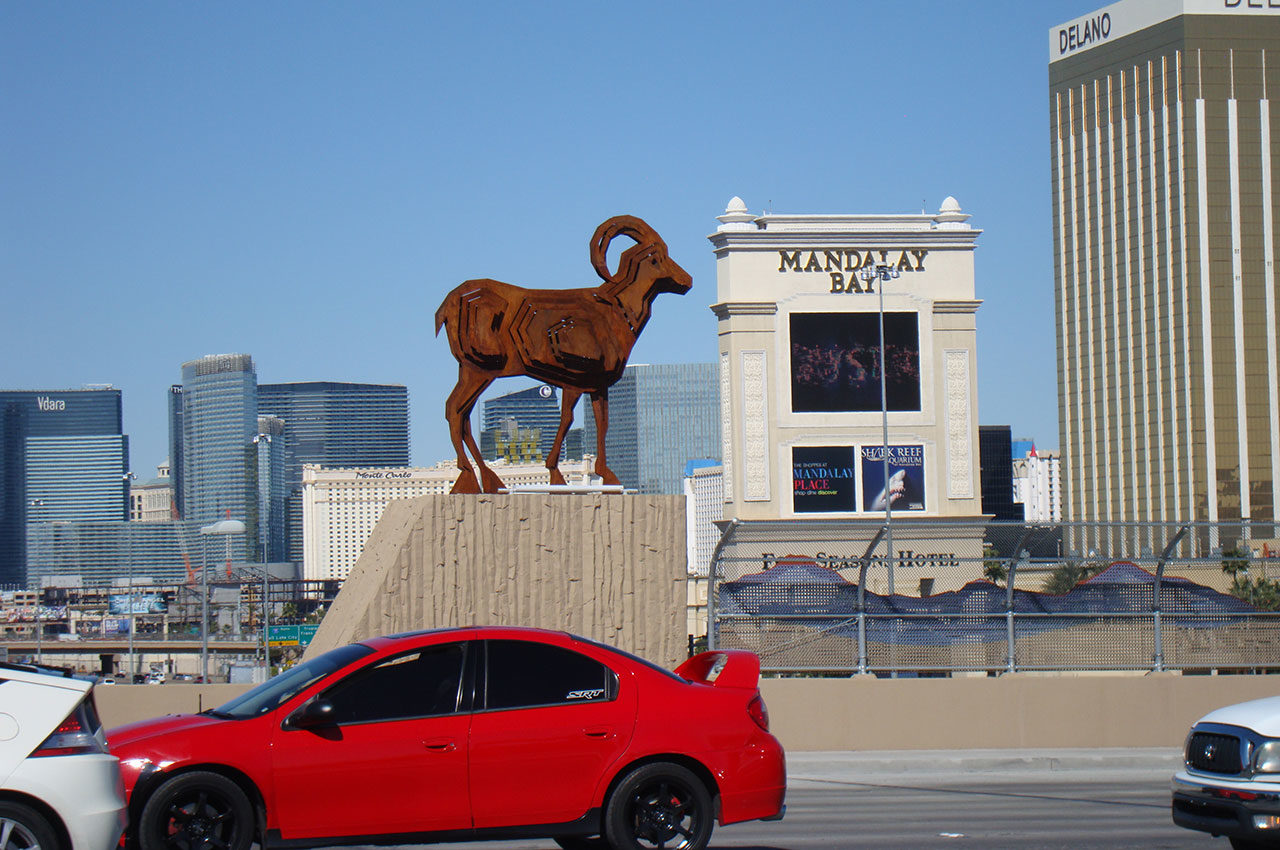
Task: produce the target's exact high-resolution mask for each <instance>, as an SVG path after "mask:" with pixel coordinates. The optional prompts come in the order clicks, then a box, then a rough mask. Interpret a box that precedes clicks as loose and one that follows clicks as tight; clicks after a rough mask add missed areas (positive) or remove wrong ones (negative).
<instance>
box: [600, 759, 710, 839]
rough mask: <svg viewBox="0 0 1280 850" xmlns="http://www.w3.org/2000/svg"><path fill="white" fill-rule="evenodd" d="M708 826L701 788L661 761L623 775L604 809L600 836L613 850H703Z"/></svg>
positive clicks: (707, 804)
mask: <svg viewBox="0 0 1280 850" xmlns="http://www.w3.org/2000/svg"><path fill="white" fill-rule="evenodd" d="M712 826H713V823H712V812H711V795H710V794H709V793H708V791H707V788H706V786H705V785H703V784H702V781H701V780H699V779H698V777H696V776H694V775H693V772H692V771H690V770H688V769H687V768H684V767H681V766H680V765H678V764H669V763H666V762H658V763H655V764H646V765H644V766H642V767H638V768H636V769H635V770H633V771H631V772H630V773H628V774H627V775H626V776H625V777H624V778H623V780H622V781H621V782H620V783H618V787H617V789H616V790H615V791H614V793H613V794H612V796H610V798H609V805H608V806H607V807H606V809H605V837H606V838H607V839H608V842H609V846H610V847H612V848H614V850H649V848H656V850H703V848H705V847H706V846H707V842H708V841H709V840H710V839H711V829H712Z"/></svg>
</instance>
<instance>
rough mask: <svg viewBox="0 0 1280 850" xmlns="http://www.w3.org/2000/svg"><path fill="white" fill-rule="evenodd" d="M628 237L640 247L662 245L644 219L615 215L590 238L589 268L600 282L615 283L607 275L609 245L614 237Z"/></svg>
mask: <svg viewBox="0 0 1280 850" xmlns="http://www.w3.org/2000/svg"><path fill="white" fill-rule="evenodd" d="M623 235H625V236H630V237H631V238H632V239H634V240H636V242H638V243H639V244H641V245H662V246H664V247H665V246H666V243H665V242H663V241H662V237H660V236H659V235H658V232H657V231H656V230H654V229H653V228H652V227H650V226H649V225H648V223H646V222H645V221H644V219H641V218H636V217H635V216H633V215H615V216H614V217H613V218H611V219H609V220H608V221H606V222H604V223H603V224H601V225H600V226H599V227H597V228H596V232H595V235H594V236H592V237H591V266H592V267H593V268H594V269H595V270H596V274H598V275H600V278H601V279H602V280H607V281H609V282H611V283H616V282H617V281H616V278H615V276H614V275H611V274H609V257H608V254H609V243H610V242H612V241H613V239H614V237H615V236H623Z"/></svg>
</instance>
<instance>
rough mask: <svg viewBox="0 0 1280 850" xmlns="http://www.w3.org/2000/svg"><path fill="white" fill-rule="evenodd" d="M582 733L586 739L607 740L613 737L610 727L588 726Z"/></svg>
mask: <svg viewBox="0 0 1280 850" xmlns="http://www.w3.org/2000/svg"><path fill="white" fill-rule="evenodd" d="M582 731H583V732H584V733H585V734H586V736H587V737H588V738H604V739H608V738H612V737H613V727H612V726H588V727H587V728H586V729H583V730H582Z"/></svg>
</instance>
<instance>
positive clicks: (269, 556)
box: [245, 416, 289, 564]
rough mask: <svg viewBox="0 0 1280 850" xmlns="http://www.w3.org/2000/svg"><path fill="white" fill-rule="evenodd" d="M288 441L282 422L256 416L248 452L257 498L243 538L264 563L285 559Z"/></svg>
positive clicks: (269, 417) (251, 507)
mask: <svg viewBox="0 0 1280 850" xmlns="http://www.w3.org/2000/svg"><path fill="white" fill-rule="evenodd" d="M287 442H288V441H287V440H286V439H285V425H284V420H283V419H280V418H279V417H277V416H259V417H258V434H257V436H256V437H254V438H253V442H252V443H251V444H250V446H249V449H248V460H249V474H250V477H251V480H252V485H253V492H254V494H255V495H256V498H255V499H254V501H253V502H251V503H250V510H249V515H248V517H247V518H246V521H245V525H246V528H245V535H246V537H247V540H246V542H247V544H248V545H249V547H250V548H251V550H252V552H253V557H254V558H255V559H256V560H257V561H258V562H259V563H263V564H273V563H280V562H282V561H284V560H286V550H285V538H286V529H287V525H288V522H287V520H288V513H287V509H286V508H287V499H288V495H289V491H288V481H287V479H286V469H287V467H288V458H289V452H288V448H287Z"/></svg>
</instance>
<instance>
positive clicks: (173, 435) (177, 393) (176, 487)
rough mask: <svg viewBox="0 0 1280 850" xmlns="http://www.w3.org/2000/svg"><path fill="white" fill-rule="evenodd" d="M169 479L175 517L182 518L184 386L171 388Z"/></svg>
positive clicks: (169, 407) (169, 400) (169, 401)
mask: <svg viewBox="0 0 1280 850" xmlns="http://www.w3.org/2000/svg"><path fill="white" fill-rule="evenodd" d="M167 402H168V404H167V406H166V409H167V410H168V413H169V479H170V482H169V483H170V485H171V486H172V487H173V515H174V516H175V517H180V516H182V478H183V476H182V384H174V385H173V386H171V387H169V395H168V398H167Z"/></svg>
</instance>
